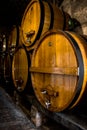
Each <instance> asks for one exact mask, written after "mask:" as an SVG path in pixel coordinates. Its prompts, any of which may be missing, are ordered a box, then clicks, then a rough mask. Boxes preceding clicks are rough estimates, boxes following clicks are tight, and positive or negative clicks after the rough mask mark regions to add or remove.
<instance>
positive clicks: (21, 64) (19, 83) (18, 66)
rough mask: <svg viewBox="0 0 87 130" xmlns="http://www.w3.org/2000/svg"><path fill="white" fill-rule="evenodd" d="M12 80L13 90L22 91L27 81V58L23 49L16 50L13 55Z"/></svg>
mask: <svg viewBox="0 0 87 130" xmlns="http://www.w3.org/2000/svg"><path fill="white" fill-rule="evenodd" d="M12 78H13V83H14V86H15V88H16V89H17V90H18V91H23V90H24V89H25V87H26V84H27V80H28V56H27V52H26V50H25V48H24V47H19V48H17V50H16V52H15V53H14V55H13V61H12Z"/></svg>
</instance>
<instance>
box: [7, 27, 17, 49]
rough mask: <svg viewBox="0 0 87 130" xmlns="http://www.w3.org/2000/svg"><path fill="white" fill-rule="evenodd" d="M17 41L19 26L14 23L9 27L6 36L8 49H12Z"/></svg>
mask: <svg viewBox="0 0 87 130" xmlns="http://www.w3.org/2000/svg"><path fill="white" fill-rule="evenodd" d="M18 42H19V27H18V26H16V25H14V26H13V27H12V28H11V31H10V34H9V38H8V48H9V50H10V51H14V50H15V48H16V47H17V45H18Z"/></svg>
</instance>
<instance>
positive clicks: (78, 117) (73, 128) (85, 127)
mask: <svg viewBox="0 0 87 130" xmlns="http://www.w3.org/2000/svg"><path fill="white" fill-rule="evenodd" d="M26 97H27V98H26V99H27V100H28V101H29V102H30V103H31V104H34V105H35V107H37V109H38V110H39V111H41V112H42V113H44V114H45V115H46V116H48V117H49V118H51V119H53V120H54V121H56V122H57V123H59V124H61V125H63V126H65V127H66V128H68V129H69V130H87V115H84V114H79V113H77V114H76V113H73V112H59V113H54V112H50V111H48V110H46V109H45V108H43V107H42V106H41V105H40V103H39V102H38V101H37V99H36V98H35V97H31V96H26Z"/></svg>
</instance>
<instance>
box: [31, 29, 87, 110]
mask: <svg viewBox="0 0 87 130" xmlns="http://www.w3.org/2000/svg"><path fill="white" fill-rule="evenodd" d="M29 71H30V72H31V79H32V84H33V88H34V92H35V95H36V97H37V99H38V101H39V102H40V103H41V104H42V105H43V106H44V107H45V108H47V109H48V110H49V111H54V112H59V111H63V110H66V109H68V110H69V109H72V108H75V107H76V106H77V104H80V101H81V100H82V99H83V96H84V93H85V92H87V85H86V83H87V42H86V41H85V40H84V39H83V38H82V37H81V36H78V35H77V34H75V33H73V32H64V31H60V30H59V31H56V30H55V31H54V30H50V31H48V32H47V33H46V34H44V35H43V36H42V37H41V38H40V39H39V41H38V42H37V46H36V48H35V49H34V52H33V55H32V59H31V67H30V69H29ZM86 96H87V94H86ZM86 98H87V97H86Z"/></svg>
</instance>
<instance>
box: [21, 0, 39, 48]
mask: <svg viewBox="0 0 87 130" xmlns="http://www.w3.org/2000/svg"><path fill="white" fill-rule="evenodd" d="M40 20H41V8H40V3H39V0H32V1H31V2H30V3H29V4H28V6H27V8H26V10H25V12H24V15H23V18H22V23H21V28H22V37H23V38H22V39H23V43H24V44H25V45H26V46H30V45H31V44H33V42H34V40H35V39H36V36H37V33H38V30H39V26H40Z"/></svg>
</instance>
